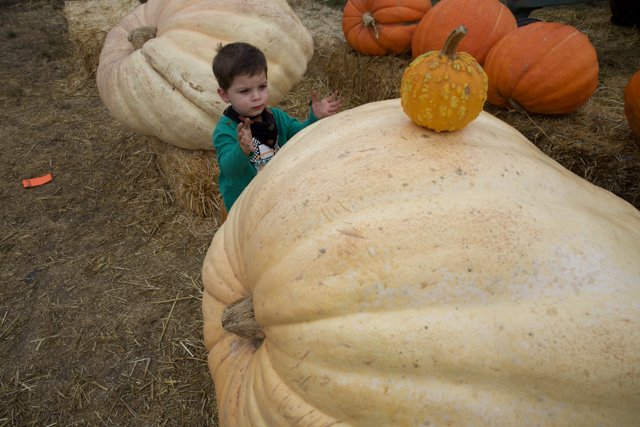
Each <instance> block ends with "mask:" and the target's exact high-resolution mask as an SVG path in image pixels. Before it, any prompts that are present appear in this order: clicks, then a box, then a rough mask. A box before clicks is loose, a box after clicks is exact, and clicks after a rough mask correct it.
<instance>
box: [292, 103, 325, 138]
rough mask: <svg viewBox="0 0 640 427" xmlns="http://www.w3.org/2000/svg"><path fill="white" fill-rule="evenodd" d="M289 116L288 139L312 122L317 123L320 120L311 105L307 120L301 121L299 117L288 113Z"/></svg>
mask: <svg viewBox="0 0 640 427" xmlns="http://www.w3.org/2000/svg"><path fill="white" fill-rule="evenodd" d="M285 114H286V113H285ZM286 117H287V140H289V139H291V138H292V137H293V135H295V134H296V133H298V132H300V131H301V130H302V129H304V128H306V127H307V126H309V125H310V124H311V123H315V122H317V121H318V118H317V117H316V115H315V114H313V109H312V108H311V107H309V115H308V116H307V120H305V121H304V122H300V121H298V120H297V119H295V118H293V117H290V116H289V115H286Z"/></svg>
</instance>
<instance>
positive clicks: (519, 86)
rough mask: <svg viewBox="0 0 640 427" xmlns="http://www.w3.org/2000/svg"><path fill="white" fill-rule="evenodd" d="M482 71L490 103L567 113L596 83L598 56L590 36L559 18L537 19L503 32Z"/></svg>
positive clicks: (530, 109)
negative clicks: (515, 104)
mask: <svg viewBox="0 0 640 427" xmlns="http://www.w3.org/2000/svg"><path fill="white" fill-rule="evenodd" d="M484 71H485V72H486V73H487V76H488V77H489V92H488V94H487V99H488V101H489V102H490V103H491V104H493V105H496V106H498V107H509V106H510V105H512V104H513V102H516V103H517V104H519V105H520V106H522V107H523V108H524V109H526V110H528V111H530V112H532V113H540V114H566V113H571V112H573V111H575V110H577V109H578V108H579V107H581V106H582V105H584V104H585V103H586V102H587V101H588V100H589V98H591V96H592V95H593V93H594V92H595V90H596V88H597V87H598V73H599V67H598V56H597V54H596V50H595V49H594V47H593V45H592V44H591V42H590V41H589V38H588V37H587V36H586V35H585V34H583V33H581V32H580V31H578V30H577V29H576V28H574V27H572V26H571V25H566V24H561V23H558V22H535V23H533V24H529V25H526V26H524V27H519V28H518V29H516V30H515V31H512V32H511V33H509V34H507V35H506V36H505V37H503V38H502V39H501V40H500V41H499V42H498V43H496V44H495V46H493V48H491V51H489V54H488V55H487V59H486V60H485V63H484Z"/></svg>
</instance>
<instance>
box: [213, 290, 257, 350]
mask: <svg viewBox="0 0 640 427" xmlns="http://www.w3.org/2000/svg"><path fill="white" fill-rule="evenodd" d="M222 327H223V328H224V330H225V331H227V332H231V333H232V334H236V335H237V336H239V337H241V338H246V339H251V340H257V341H262V340H264V331H263V330H262V326H260V325H259V324H258V322H257V321H256V315H255V313H254V311H253V297H252V296H251V295H249V296H248V297H245V298H242V299H239V300H238V301H236V302H234V303H233V304H231V305H229V306H227V307H225V309H224V310H223V312H222Z"/></svg>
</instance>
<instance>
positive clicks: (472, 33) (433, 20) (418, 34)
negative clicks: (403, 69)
mask: <svg viewBox="0 0 640 427" xmlns="http://www.w3.org/2000/svg"><path fill="white" fill-rule="evenodd" d="M460 25H464V26H465V27H467V29H468V31H469V34H468V35H467V36H466V37H465V38H464V40H462V42H461V43H460V46H459V48H458V51H460V52H467V53H468V54H470V55H471V56H473V57H474V58H475V59H476V61H478V63H479V64H480V65H482V64H483V63H484V60H485V57H486V56H487V53H488V52H489V49H491V47H492V46H493V45H494V44H495V43H497V42H498V40H500V39H501V38H502V37H504V36H505V35H506V34H508V33H510V32H511V31H513V30H515V29H516V27H517V24H516V18H515V17H514V16H513V14H512V13H511V11H510V10H509V8H508V7H506V6H505V5H504V4H502V3H501V2H499V1H498V0H442V1H440V2H438V3H436V4H435V5H434V6H433V7H432V8H431V9H429V11H428V12H427V13H426V14H425V15H424V17H423V18H422V20H421V21H420V23H419V24H418V27H417V28H416V30H415V32H414V33H413V39H412V41H411V53H412V55H413V57H414V58H415V57H417V56H419V55H421V54H423V53H425V52H429V51H432V50H439V49H441V48H442V45H443V44H444V42H445V40H446V39H447V37H448V36H449V34H450V33H451V31H453V30H454V29H455V28H457V27H458V26H460Z"/></svg>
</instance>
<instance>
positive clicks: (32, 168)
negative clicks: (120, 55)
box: [0, 1, 216, 426]
mask: <svg viewBox="0 0 640 427" xmlns="http://www.w3.org/2000/svg"><path fill="white" fill-rule="evenodd" d="M62 6H63V2H62V1H55V2H43V1H34V2H28V1H24V2H20V3H19V4H15V5H7V4H5V3H0V28H1V30H0V61H1V63H0V70H1V71H0V73H1V75H0V82H1V84H0V102H1V106H2V107H1V109H0V123H1V125H0V126H1V127H0V146H1V151H2V160H1V166H0V183H1V187H0V200H1V201H2V202H1V203H2V213H1V221H0V276H1V277H2V284H1V289H0V361H1V362H0V426H27V425H34V426H46V425H64V426H75V425H90V426H97V425H110V426H114V425H136V426H144V425H150V426H151V425H153V426H156V425H168V426H178V425H181V426H203V425H215V404H214V402H215V400H214V389H213V384H212V381H211V378H210V377H209V373H208V371H207V367H206V353H205V349H204V346H203V343H202V341H201V336H202V331H201V317H202V316H201V309H200V292H201V282H200V269H201V266H202V259H203V257H204V253H205V251H206V249H207V248H208V246H209V243H210V241H211V238H212V236H213V234H214V232H215V224H216V222H215V221H213V220H210V219H209V220H208V219H199V218H194V217H192V216H191V215H189V214H188V213H185V212H183V211H181V210H180V209H179V208H178V207H177V206H176V204H175V203H174V202H173V195H172V194H171V192H170V191H169V190H168V188H167V186H166V184H165V182H164V180H163V177H162V176H161V173H160V170H159V168H158V159H157V158H156V156H155V155H154V154H152V153H151V152H150V151H149V150H148V148H147V146H146V145H145V144H144V139H141V138H139V137H137V136H136V135H134V134H133V133H132V132H129V131H126V130H124V129H122V127H121V126H119V125H118V123H117V122H116V121H115V120H114V119H112V118H111V116H110V115H109V114H108V112H107V111H106V109H105V108H104V107H103V106H102V103H101V101H100V98H99V97H98V94H97V91H96V89H95V87H93V85H92V83H87V84H85V85H80V86H78V87H69V84H70V81H73V80H74V79H70V76H71V75H72V74H73V73H74V72H76V71H75V70H76V69H77V68H76V64H74V62H73V58H72V57H71V56H70V55H69V46H68V44H67V37H66V27H65V26H66V22H65V20H64V17H63V15H62ZM49 172H51V173H52V175H53V181H52V182H51V183H49V184H46V185H44V186H42V187H35V188H31V189H28V190H27V189H24V188H23V187H22V180H23V179H25V178H31V177H36V176H41V175H45V174H46V173H49Z"/></svg>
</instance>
